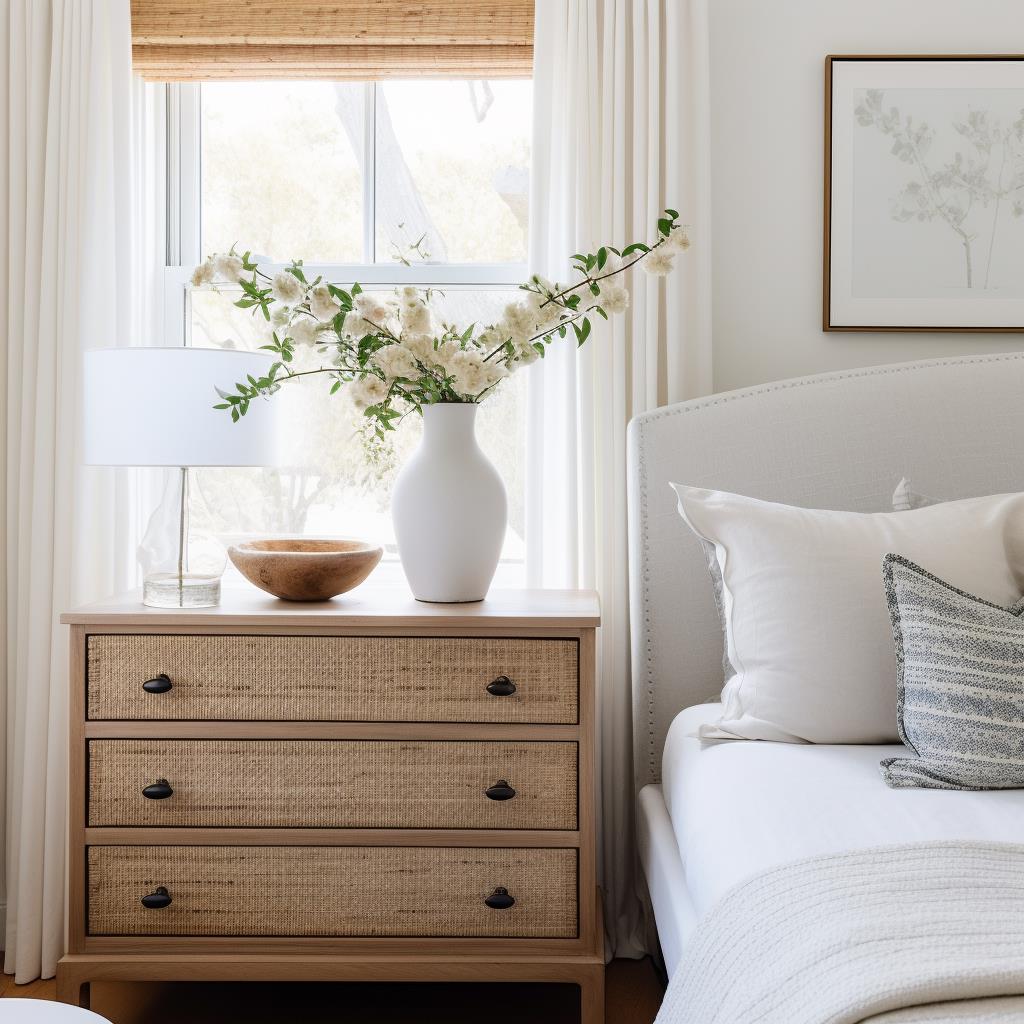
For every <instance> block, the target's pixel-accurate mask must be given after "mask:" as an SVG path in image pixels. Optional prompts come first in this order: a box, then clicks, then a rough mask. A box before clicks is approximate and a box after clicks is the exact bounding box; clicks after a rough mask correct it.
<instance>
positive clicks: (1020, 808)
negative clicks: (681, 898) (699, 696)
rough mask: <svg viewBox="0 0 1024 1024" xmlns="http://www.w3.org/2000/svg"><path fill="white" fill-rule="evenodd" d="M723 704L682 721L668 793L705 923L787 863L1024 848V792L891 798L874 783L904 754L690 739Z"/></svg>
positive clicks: (669, 760) (671, 737) (670, 742)
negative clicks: (977, 847)
mask: <svg viewBox="0 0 1024 1024" xmlns="http://www.w3.org/2000/svg"><path fill="white" fill-rule="evenodd" d="M719 714H720V705H718V704H704V705H700V706H698V707H693V708H689V709H687V710H686V711H684V712H682V713H681V714H680V715H679V716H678V717H677V718H676V720H675V722H673V724H672V727H671V729H670V731H669V734H668V739H667V740H666V743H665V753H664V757H663V763H662V786H663V791H664V797H665V803H666V805H667V806H668V811H669V814H670V816H671V819H672V827H673V831H674V832H675V835H676V840H677V842H678V844H679V850H680V854H681V856H682V859H683V865H684V869H685V872H686V882H687V889H688V891H689V896H690V899H691V900H692V902H693V904H694V907H695V909H696V911H697V913H698V914H700V915H703V914H704V913H706V912H707V911H708V910H709V909H710V908H711V907H712V906H713V905H714V904H715V903H717V902H718V901H719V900H720V899H721V897H722V896H724V895H725V893H726V892H728V891H729V890H730V889H731V888H732V887H733V886H735V885H737V884H738V883H740V882H742V881H745V880H747V879H749V878H752V877H753V876H755V875H757V874H759V873H761V872H763V871H765V870H767V869H769V868H774V867H778V866H780V865H783V864H786V863H789V862H791V861H796V860H801V859H803V858H806V857H813V856H817V855H819V854H835V853H843V852H847V851H852V850H865V849H869V848H873V847H879V846H886V845H889V844H898V843H913V842H926V841H932V842H934V841H943V840H952V841H972V840H973V841H981V842H986V841H988V842H1011V843H1024V790H1003V791H999V792H988V793H960V792H952V791H944V790H916V789H899V790H893V789H889V788H888V787H887V786H886V785H885V783H884V782H883V781H882V779H881V776H880V775H879V772H878V762H879V761H880V760H881V759H882V758H883V757H889V756H893V755H896V754H901V753H904V752H905V751H904V748H903V747H902V746H899V745H895V746H893V745H886V746H826V745H821V744H816V745H808V744H793V743H766V742H761V741H756V740H724V741H721V742H718V743H714V744H708V743H701V741H700V740H698V739H696V738H695V737H694V736H693V734H694V733H695V732H696V730H697V728H698V726H699V725H701V724H702V723H704V722H711V721H714V720H715V719H716V718H717V717H718V715H719Z"/></svg>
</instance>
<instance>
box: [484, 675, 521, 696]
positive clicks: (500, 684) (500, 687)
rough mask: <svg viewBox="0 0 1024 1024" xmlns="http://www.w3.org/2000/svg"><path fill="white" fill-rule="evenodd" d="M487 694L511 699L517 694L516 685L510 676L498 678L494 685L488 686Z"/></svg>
mask: <svg viewBox="0 0 1024 1024" xmlns="http://www.w3.org/2000/svg"><path fill="white" fill-rule="evenodd" d="M487 692H488V693H489V694H490V695H491V696H492V697H511V696H512V694H513V693H515V692H516V684H515V683H513V682H512V680H511V679H509V677H508V676H498V678H497V679H495V680H494V682H493V683H488V684H487Z"/></svg>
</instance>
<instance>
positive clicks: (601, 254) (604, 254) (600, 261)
mask: <svg viewBox="0 0 1024 1024" xmlns="http://www.w3.org/2000/svg"><path fill="white" fill-rule="evenodd" d="M607 262H608V250H607V249H606V248H605V247H604V246H603V245H602V246H601V248H600V249H598V250H597V269H598V270H604V265H605V264H606V263H607Z"/></svg>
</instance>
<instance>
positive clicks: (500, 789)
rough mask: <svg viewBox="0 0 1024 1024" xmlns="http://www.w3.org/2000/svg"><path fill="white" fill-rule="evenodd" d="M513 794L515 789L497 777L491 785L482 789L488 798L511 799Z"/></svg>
mask: <svg viewBox="0 0 1024 1024" xmlns="http://www.w3.org/2000/svg"><path fill="white" fill-rule="evenodd" d="M515 795H516V791H515V790H514V789H513V788H512V787H511V786H510V785H509V784H508V783H507V782H506V781H505V780H504V779H498V781H497V782H496V783H495V784H494V785H493V786H488V787H487V789H485V790H484V796H486V797H487V799H488V800H511V799H512V797H514V796H515Z"/></svg>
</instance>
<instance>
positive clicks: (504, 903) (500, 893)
mask: <svg viewBox="0 0 1024 1024" xmlns="http://www.w3.org/2000/svg"><path fill="white" fill-rule="evenodd" d="M515 902H516V901H515V899H514V898H513V897H512V896H509V894H508V889H506V888H504V886H500V885H499V886H498V888H497V889H495V890H494V892H492V893H491V895H490V896H488V897H487V899H485V900H484V903H486V904H487V906H489V907H490V908H491V910H508V908H509V907H512V906H515Z"/></svg>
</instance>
